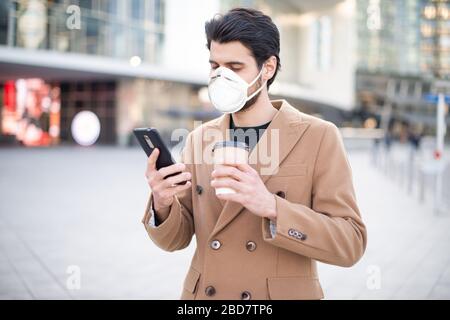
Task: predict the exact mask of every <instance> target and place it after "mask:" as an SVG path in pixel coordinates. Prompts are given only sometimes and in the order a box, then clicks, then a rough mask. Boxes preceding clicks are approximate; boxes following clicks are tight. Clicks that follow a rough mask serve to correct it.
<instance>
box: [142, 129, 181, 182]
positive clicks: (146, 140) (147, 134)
mask: <svg viewBox="0 0 450 320" xmlns="http://www.w3.org/2000/svg"><path fill="white" fill-rule="evenodd" d="M133 133H134V135H135V137H136V138H137V140H138V142H139V144H140V145H141V147H142V149H144V151H145V154H146V155H147V157H149V156H150V154H151V153H152V152H153V150H154V149H155V148H158V149H159V156H158V160H156V169H157V170H159V169H161V168H164V167H168V166H171V165H173V164H175V161H174V160H173V158H172V154H171V153H170V151H169V148H167V146H166V144H165V143H164V141H163V140H162V138H161V136H160V134H159V132H158V130H156V129H155V128H136V129H134V130H133ZM179 173H181V172H175V173H172V174H169V175H167V176H165V177H164V179H166V178H168V177H172V176H176V175H177V174H179ZM178 184H186V181H183V182H180V183H178Z"/></svg>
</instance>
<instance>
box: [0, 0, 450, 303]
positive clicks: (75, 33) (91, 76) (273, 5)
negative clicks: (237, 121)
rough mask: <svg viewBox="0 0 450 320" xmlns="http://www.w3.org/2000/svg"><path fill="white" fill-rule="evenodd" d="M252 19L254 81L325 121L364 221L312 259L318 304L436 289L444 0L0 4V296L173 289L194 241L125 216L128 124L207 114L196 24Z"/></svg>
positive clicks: (43, 0)
mask: <svg viewBox="0 0 450 320" xmlns="http://www.w3.org/2000/svg"><path fill="white" fill-rule="evenodd" d="M236 6H245V7H253V8H257V9H260V10H262V11H263V12H264V13H266V14H268V15H270V16H271V17H272V18H273V20H274V22H275V24H276V25H277V26H278V28H279V30H280V33H281V56H280V57H281V63H282V71H281V73H280V74H279V75H278V76H277V79H276V81H275V82H274V84H273V85H272V86H271V88H270V94H271V97H272V98H273V99H280V98H282V99H286V100H288V101H289V102H290V103H291V104H292V105H294V106H296V107H297V108H298V109H299V110H301V111H302V112H305V113H308V114H312V115H315V116H317V117H320V118H323V119H326V120H329V121H332V122H334V123H335V124H336V125H337V126H338V127H339V128H340V130H341V133H342V136H343V139H344V142H345V145H346V148H347V150H348V154H349V159H350V163H351V166H352V169H353V174H354V176H353V179H354V183H355V188H356V193H357V198H358V203H359V206H360V209H361V212H362V215H363V219H364V221H365V223H366V225H367V228H368V247H367V251H366V254H365V255H364V257H363V259H362V260H361V261H360V262H359V263H358V264H357V265H355V266H354V267H352V268H349V269H344V268H339V267H335V266H329V265H325V264H320V266H319V273H320V277H321V282H322V285H323V288H324V291H325V297H326V298H327V299H450V232H449V231H450V165H449V154H450V136H449V134H448V133H447V126H448V124H449V123H450V116H449V114H448V109H449V108H448V104H449V103H450V1H446V0H314V1H309V0H278V1H276V0H241V1H238V0H91V1H88V0H0V299H52V298H56V299H178V298H179V295H180V293H181V288H182V283H183V280H184V276H185V274H186V272H187V269H188V266H189V262H190V259H191V256H192V254H193V252H194V249H195V247H194V245H195V239H194V240H193V241H192V243H191V245H190V246H189V248H187V249H185V250H183V251H180V252H175V253H167V252H163V251H162V250H160V249H158V248H157V247H156V246H155V245H154V244H153V243H152V242H151V241H150V239H149V238H148V236H147V234H146V232H145V230H144V227H143V226H142V224H141V222H140V220H141V218H142V216H143V214H144V209H145V205H146V202H147V197H148V192H149V189H148V185H147V183H146V181H145V178H144V172H145V166H146V161H145V160H146V159H145V155H144V153H143V151H142V150H141V149H140V147H138V145H137V142H136V141H135V139H134V137H133V136H132V129H133V128H136V127H151V126H154V127H157V128H158V130H160V132H161V133H162V136H163V138H164V139H165V141H166V142H167V143H168V144H169V145H170V147H171V150H172V152H173V154H174V156H175V157H177V156H178V155H179V152H180V150H181V148H182V147H183V146H182V145H181V144H180V143H178V141H175V140H173V139H171V135H172V133H173V131H174V130H175V129H179V128H183V129H186V130H192V129H193V128H194V126H195V125H196V123H197V124H198V123H199V122H200V121H208V120H210V119H213V118H215V117H217V116H219V115H220V114H218V113H217V112H216V111H215V110H214V109H213V108H212V107H211V105H210V102H209V100H208V92H207V82H208V74H209V67H210V66H209V63H208V57H209V53H208V50H207V49H206V46H205V44H206V39H205V35H204V23H205V21H206V20H208V19H210V18H212V17H213V16H214V14H216V13H224V12H226V11H227V10H228V9H231V8H233V7H236Z"/></svg>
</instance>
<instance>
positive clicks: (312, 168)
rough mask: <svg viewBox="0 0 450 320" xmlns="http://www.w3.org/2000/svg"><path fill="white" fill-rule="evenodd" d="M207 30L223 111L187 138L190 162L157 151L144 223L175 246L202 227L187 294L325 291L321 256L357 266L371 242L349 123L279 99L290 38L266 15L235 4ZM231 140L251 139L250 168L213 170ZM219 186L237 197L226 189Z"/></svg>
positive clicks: (213, 89) (158, 239) (302, 295)
mask: <svg viewBox="0 0 450 320" xmlns="http://www.w3.org/2000/svg"><path fill="white" fill-rule="evenodd" d="M205 29H206V37H207V46H208V49H209V50H210V64H211V79H210V83H209V95H210V98H211V102H212V104H213V105H214V106H215V107H216V108H217V109H219V110H220V111H222V112H224V115H223V116H221V117H219V118H218V119H215V120H212V121H210V122H208V123H206V124H203V125H202V126H200V127H198V128H196V129H195V130H194V131H193V132H191V133H190V134H189V135H188V138H187V142H186V145H185V148H184V151H183V155H182V158H183V163H179V164H175V165H173V166H170V167H166V168H162V169H160V170H156V168H155V163H156V160H157V157H158V154H159V151H157V149H155V151H154V152H153V153H152V154H151V155H150V157H149V159H148V167H147V171H146V177H147V179H148V183H149V185H150V188H151V190H152V192H151V195H150V199H149V201H148V205H147V208H146V211H145V215H144V218H143V221H142V222H143V223H144V225H145V228H146V230H147V232H148V234H149V236H150V238H151V239H152V240H153V241H154V242H155V243H156V244H157V245H158V246H159V247H161V248H162V249H164V250H167V251H174V250H180V249H183V248H185V247H187V246H188V245H189V243H190V241H191V239H192V236H193V235H194V234H195V235H196V241H197V248H196V251H195V254H194V257H193V259H192V263H191V266H190V268H189V271H188V273H187V276H186V278H185V281H184V287H183V292H182V295H181V298H182V299H244V300H248V299H321V298H323V293H322V289H321V286H320V283H319V281H318V274H317V268H316V261H321V262H324V263H329V264H334V265H338V266H345V267H350V266H352V265H353V264H355V263H356V262H357V261H358V260H359V259H360V258H361V256H362V255H363V253H364V250H365V247H366V229H365V226H364V224H363V222H362V220H361V217H360V213H359V209H358V207H357V204H356V199H355V193H354V189H353V184H352V173H351V168H350V165H349V163H348V160H347V157H346V154H345V151H344V146H343V143H342V140H341V138H340V135H339V131H338V129H337V128H336V126H335V125H333V124H332V123H330V122H327V121H323V120H320V119H317V118H314V117H312V116H309V115H306V114H304V113H302V112H300V111H298V110H297V109H295V108H293V107H292V106H290V105H289V104H288V103H287V102H286V101H284V100H278V101H270V100H269V95H268V88H269V86H270V85H271V84H272V82H273V81H274V79H275V76H276V74H277V71H278V70H279V68H280V58H279V51H280V40H279V32H278V30H277V28H276V26H275V25H274V24H273V22H272V20H271V19H270V18H269V17H268V16H266V15H264V14H262V13H261V12H259V11H256V10H252V9H242V8H238V9H233V10H231V11H229V12H228V13H227V14H225V15H224V16H216V17H215V18H213V19H212V20H211V21H209V22H207V23H206V26H205ZM242 96H243V98H242ZM230 129H232V130H230ZM211 132H213V134H211ZM217 132H218V133H219V134H217ZM239 132H240V133H241V134H239ZM247 132H253V133H254V134H253V135H251V134H246V133H247ZM242 133H244V134H242ZM223 140H237V141H241V140H242V141H244V142H247V144H248V145H249V147H250V149H252V151H251V153H250V156H249V164H237V165H233V164H230V165H228V166H223V167H221V168H218V169H216V170H214V166H213V165H212V164H211V162H210V161H206V160H205V157H206V158H207V157H208V156H209V155H210V154H211V153H212V146H213V145H214V143H215V142H218V141H223ZM205 141H208V143H205ZM267 146H268V147H267ZM264 148H269V149H270V150H271V152H270V157H269V160H270V161H269V162H271V163H268V162H267V161H266V160H267V158H265V157H264V155H265V154H267V153H264V152H260V151H261V150H263V151H264ZM258 149H259V150H258ZM274 163H275V164H276V165H275V166H274V165H273V164H274ZM177 172H182V173H180V174H177V175H175V176H171V177H168V178H166V179H164V177H166V176H168V175H170V174H172V173H177ZM183 181H187V182H186V184H184V185H182V184H179V183H180V182H183ZM218 187H228V188H232V189H234V190H235V191H236V193H234V194H233V193H231V194H221V195H216V194H215V191H214V190H215V188H218Z"/></svg>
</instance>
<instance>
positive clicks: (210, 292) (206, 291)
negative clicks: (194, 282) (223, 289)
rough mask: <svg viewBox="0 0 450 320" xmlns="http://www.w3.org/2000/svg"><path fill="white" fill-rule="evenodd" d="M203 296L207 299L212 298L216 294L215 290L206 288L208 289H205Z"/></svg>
mask: <svg viewBox="0 0 450 320" xmlns="http://www.w3.org/2000/svg"><path fill="white" fill-rule="evenodd" d="M205 294H206V295H207V296H208V297H212V296H213V295H215V294H216V289H215V288H214V287H213V286H208V287H206V289H205Z"/></svg>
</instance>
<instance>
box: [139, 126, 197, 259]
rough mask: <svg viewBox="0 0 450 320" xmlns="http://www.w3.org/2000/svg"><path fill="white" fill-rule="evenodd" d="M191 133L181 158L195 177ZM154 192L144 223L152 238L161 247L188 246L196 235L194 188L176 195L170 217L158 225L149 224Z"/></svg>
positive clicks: (176, 247)
mask: <svg viewBox="0 0 450 320" xmlns="http://www.w3.org/2000/svg"><path fill="white" fill-rule="evenodd" d="M191 154H192V143H191V134H189V135H188V137H187V138H186V145H185V147H184V148H183V151H182V154H181V159H182V162H183V163H184V164H185V165H186V170H187V171H189V172H190V173H191V174H192V177H194V172H193V170H194V165H193V161H192V156H191ZM152 200H153V197H152V193H151V192H150V196H149V199H148V201H147V207H146V209H145V213H144V217H143V218H142V223H143V224H144V227H145V229H146V231H147V233H148V235H149V237H150V239H151V240H152V241H153V242H154V243H155V244H156V245H157V246H158V247H160V248H161V249H163V250H166V251H175V250H181V249H184V248H186V247H187V246H188V245H189V243H190V242H191V239H192V236H193V235H194V218H193V212H192V188H188V189H187V190H183V191H181V192H179V193H178V194H176V195H175V198H174V201H173V203H172V205H171V207H170V212H169V215H168V217H167V218H166V219H165V220H164V221H163V222H160V223H159V224H158V225H157V226H151V225H150V224H149V221H150V218H151V215H152V211H151V208H152Z"/></svg>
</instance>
